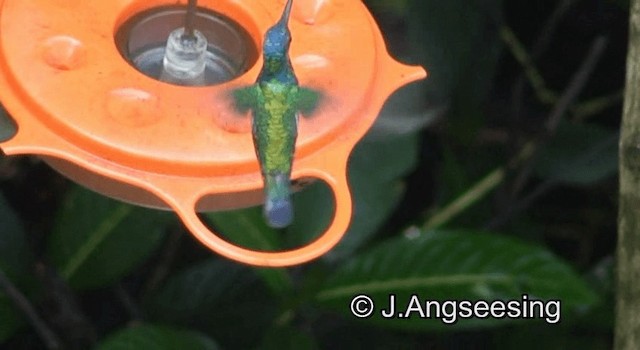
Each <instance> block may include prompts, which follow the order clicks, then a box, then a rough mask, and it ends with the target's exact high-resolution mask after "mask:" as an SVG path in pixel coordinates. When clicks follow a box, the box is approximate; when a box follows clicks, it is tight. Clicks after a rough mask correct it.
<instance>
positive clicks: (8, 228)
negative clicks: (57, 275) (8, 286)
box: [0, 195, 33, 281]
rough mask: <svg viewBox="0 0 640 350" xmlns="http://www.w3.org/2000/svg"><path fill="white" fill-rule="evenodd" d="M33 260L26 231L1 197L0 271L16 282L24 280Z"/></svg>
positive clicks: (0, 196)
mask: <svg viewBox="0 0 640 350" xmlns="http://www.w3.org/2000/svg"><path fill="white" fill-rule="evenodd" d="M32 259H33V257H32V256H31V251H30V250H29V246H28V244H27V240H26V236H25V232H24V229H23V227H22V225H21V223H20V221H19V220H18V217H17V216H16V215H15V213H14V212H13V210H11V208H10V207H9V204H8V203H7V201H6V200H5V198H4V196H2V195H0V269H2V271H4V272H5V274H6V275H7V276H8V277H9V278H11V279H12V280H14V281H15V280H16V279H20V278H22V279H24V277H25V275H28V272H29V271H30V265H31V264H32Z"/></svg>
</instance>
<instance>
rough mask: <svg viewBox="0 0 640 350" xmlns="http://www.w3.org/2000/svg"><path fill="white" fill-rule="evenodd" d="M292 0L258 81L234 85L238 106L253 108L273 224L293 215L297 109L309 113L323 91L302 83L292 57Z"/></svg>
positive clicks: (268, 45) (269, 36)
mask: <svg viewBox="0 0 640 350" xmlns="http://www.w3.org/2000/svg"><path fill="white" fill-rule="evenodd" d="M292 4H293V1H292V0H288V1H287V4H286V6H285V8H284V11H283V14H282V17H281V18H280V20H279V21H278V22H277V23H276V24H275V25H274V26H272V27H271V28H269V30H267V33H266V34H265V38H264V43H263V56H264V57H263V58H264V64H263V66H262V70H261V71H260V74H259V75H258V79H257V80H256V83H255V84H253V85H251V86H248V87H243V88H239V89H236V90H234V91H233V98H234V100H235V103H236V108H237V109H238V110H239V111H240V112H246V111H247V110H251V112H252V135H253V144H254V147H255V151H256V156H257V158H258V162H259V163H260V170H261V173H262V180H263V183H264V194H265V201H264V216H265V218H266V220H267V223H268V224H269V225H270V226H271V227H275V228H282V227H286V226H288V225H289V224H290V223H291V221H292V220H293V207H292V204H291V183H290V182H291V181H290V178H291V167H292V163H293V155H294V152H295V143H296V138H297V135H298V115H299V113H300V112H302V113H303V114H304V115H309V114H310V113H311V112H312V111H313V109H314V108H315V107H316V105H317V103H318V99H319V93H318V92H316V91H313V90H310V89H306V88H303V87H300V86H299V84H298V79H297V78H296V75H295V72H294V71H293V67H292V65H291V60H290V59H289V46H290V44H291V32H290V31H289V27H288V22H289V15H290V14H291V6H292Z"/></svg>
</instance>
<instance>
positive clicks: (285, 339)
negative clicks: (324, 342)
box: [259, 326, 319, 350]
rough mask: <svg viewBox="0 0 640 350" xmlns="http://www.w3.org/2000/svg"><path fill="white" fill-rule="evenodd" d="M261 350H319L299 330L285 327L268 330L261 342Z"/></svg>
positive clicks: (314, 343) (308, 336) (313, 341)
mask: <svg viewBox="0 0 640 350" xmlns="http://www.w3.org/2000/svg"><path fill="white" fill-rule="evenodd" d="M259 349H261V350H287V349H291V350H315V349H319V347H318V344H317V343H316V341H315V339H313V337H312V336H311V335H309V334H307V333H305V332H303V331H301V330H300V329H297V328H294V327H290V326H286V327H276V328H272V329H270V330H269V331H268V332H267V334H266V335H265V337H264V339H263V340H262V344H260V347H259Z"/></svg>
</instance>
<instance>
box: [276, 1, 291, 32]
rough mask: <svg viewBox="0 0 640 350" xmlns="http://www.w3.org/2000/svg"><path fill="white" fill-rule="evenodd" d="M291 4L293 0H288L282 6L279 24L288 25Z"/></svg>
mask: <svg viewBox="0 0 640 350" xmlns="http://www.w3.org/2000/svg"><path fill="white" fill-rule="evenodd" d="M291 6H293V0H288V1H287V4H286V5H285V6H284V12H282V17H281V18H280V21H279V22H280V23H278V24H280V25H282V26H285V27H288V25H287V24H288V23H289V15H290V14H291Z"/></svg>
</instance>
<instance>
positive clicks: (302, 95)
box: [297, 87, 322, 117]
mask: <svg viewBox="0 0 640 350" xmlns="http://www.w3.org/2000/svg"><path fill="white" fill-rule="evenodd" d="M321 99H322V94H321V93H320V92H319V91H316V90H311V89H307V88H304V87H299V88H298V96H297V110H298V111H300V112H301V113H302V115H303V116H305V117H308V116H310V115H311V114H313V112H314V111H315V110H316V108H317V107H318V105H319V104H320V100H321Z"/></svg>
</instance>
